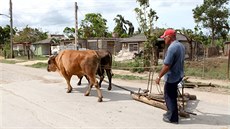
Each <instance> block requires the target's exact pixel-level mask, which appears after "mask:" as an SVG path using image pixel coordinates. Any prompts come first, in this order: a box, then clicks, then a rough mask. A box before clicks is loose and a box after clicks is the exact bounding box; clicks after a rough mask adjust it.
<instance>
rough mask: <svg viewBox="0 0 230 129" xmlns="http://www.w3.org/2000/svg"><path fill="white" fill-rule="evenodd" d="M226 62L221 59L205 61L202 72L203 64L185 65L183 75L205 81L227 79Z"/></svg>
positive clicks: (188, 63) (189, 63)
mask: <svg viewBox="0 0 230 129" xmlns="http://www.w3.org/2000/svg"><path fill="white" fill-rule="evenodd" d="M226 71H227V61H226V60H223V59H216V60H207V61H206V62H205V67H204V72H203V62H192V64H191V62H187V63H185V75H186V76H196V77H203V78H207V79H221V80H224V79H227V72H226Z"/></svg>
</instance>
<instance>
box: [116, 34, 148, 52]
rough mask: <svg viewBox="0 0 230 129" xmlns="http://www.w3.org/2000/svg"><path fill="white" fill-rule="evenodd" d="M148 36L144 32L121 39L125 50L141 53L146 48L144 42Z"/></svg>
mask: <svg viewBox="0 0 230 129" xmlns="http://www.w3.org/2000/svg"><path fill="white" fill-rule="evenodd" d="M145 41H147V38H146V37H145V35H144V34H139V35H135V36H132V37H130V38H123V39H121V40H120V43H121V45H122V50H123V51H129V52H136V53H139V52H140V51H142V50H143V49H144V42H145Z"/></svg>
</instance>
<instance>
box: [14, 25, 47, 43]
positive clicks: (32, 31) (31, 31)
mask: <svg viewBox="0 0 230 129" xmlns="http://www.w3.org/2000/svg"><path fill="white" fill-rule="evenodd" d="M47 37H48V35H47V32H43V31H42V30H39V29H37V28H31V27H29V26H26V27H25V28H24V29H22V30H21V31H18V32H17V35H15V37H14V41H15V42H31V43H33V42H36V41H40V40H44V39H46V38H47Z"/></svg>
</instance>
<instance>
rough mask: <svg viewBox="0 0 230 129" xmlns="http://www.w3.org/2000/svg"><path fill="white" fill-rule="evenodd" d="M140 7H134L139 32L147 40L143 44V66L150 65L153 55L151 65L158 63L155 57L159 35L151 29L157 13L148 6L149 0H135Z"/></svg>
mask: <svg viewBox="0 0 230 129" xmlns="http://www.w3.org/2000/svg"><path fill="white" fill-rule="evenodd" d="M137 2H138V3H139V5H140V7H139V8H135V12H136V14H137V21H138V23H139V26H140V29H141V32H142V33H144V34H145V36H146V38H147V41H146V42H145V45H144V67H149V66H150V61H151V60H152V59H151V57H152V55H153V65H158V58H157V47H156V43H157V39H158V37H160V35H161V34H160V33H159V31H153V22H154V21H157V19H158V16H157V13H156V12H155V11H154V10H153V9H152V8H150V7H149V0H137Z"/></svg>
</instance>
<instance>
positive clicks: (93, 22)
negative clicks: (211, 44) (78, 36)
mask: <svg viewBox="0 0 230 129" xmlns="http://www.w3.org/2000/svg"><path fill="white" fill-rule="evenodd" d="M106 22H107V20H106V19H104V18H103V17H102V15H101V14H100V13H88V14H86V15H85V19H84V20H82V22H81V25H80V29H81V30H82V32H83V36H84V37H86V38H87V37H106V36H107V33H108V30H107V29H108V27H107V25H106Z"/></svg>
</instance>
